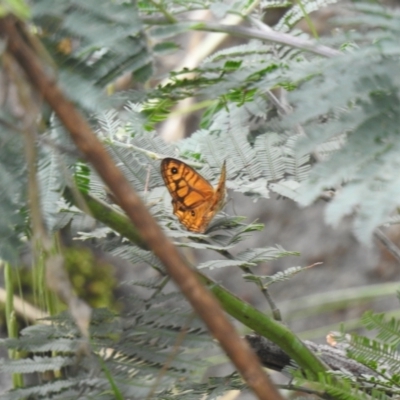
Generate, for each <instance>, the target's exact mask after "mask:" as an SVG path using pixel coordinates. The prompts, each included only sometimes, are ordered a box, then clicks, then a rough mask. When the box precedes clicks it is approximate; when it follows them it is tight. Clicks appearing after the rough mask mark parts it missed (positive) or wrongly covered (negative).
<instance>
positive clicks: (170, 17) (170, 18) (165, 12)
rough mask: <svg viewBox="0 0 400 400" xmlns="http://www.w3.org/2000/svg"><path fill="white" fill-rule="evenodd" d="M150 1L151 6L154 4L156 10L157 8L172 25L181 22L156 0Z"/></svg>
mask: <svg viewBox="0 0 400 400" xmlns="http://www.w3.org/2000/svg"><path fill="white" fill-rule="evenodd" d="M149 1H150V3H151V4H153V6H154V7H155V8H157V10H158V11H160V13H161V14H163V15H164V17H165V18H166V19H167V21H168V22H169V23H170V24H176V23H177V22H179V21H178V20H177V19H176V18H175V17H174V16H173V15H172V14H171V13H170V12H168V10H167V9H166V8H165V7H164V6H163V5H161V4H160V3H158V2H157V1H155V0H149Z"/></svg>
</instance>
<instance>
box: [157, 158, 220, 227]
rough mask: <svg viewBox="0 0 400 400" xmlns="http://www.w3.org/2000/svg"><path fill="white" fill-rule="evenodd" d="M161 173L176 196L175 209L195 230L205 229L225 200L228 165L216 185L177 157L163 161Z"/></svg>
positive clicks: (176, 213) (181, 219) (171, 192)
mask: <svg viewBox="0 0 400 400" xmlns="http://www.w3.org/2000/svg"><path fill="white" fill-rule="evenodd" d="M161 175H162V177H163V179H164V182H165V185H166V186H167V189H168V191H169V193H170V194H171V197H172V206H173V212H174V214H175V215H176V216H177V217H178V219H179V221H180V222H181V224H182V225H184V226H185V227H186V229H187V230H189V231H192V232H198V233H203V232H204V231H205V230H206V228H207V226H208V225H209V223H210V222H211V220H212V218H213V217H214V216H215V214H216V213H217V212H218V211H219V210H220V209H221V208H222V207H223V205H224V200H225V181H226V167H225V162H224V164H223V166H222V170H221V176H220V178H219V182H218V185H217V187H216V188H214V187H213V186H212V185H211V184H210V183H209V182H208V181H207V180H206V179H205V178H203V177H202V176H201V175H200V174H199V173H198V172H196V171H195V170H194V169H193V168H192V167H189V165H187V164H185V163H184V162H183V161H179V160H176V159H175V158H165V159H164V160H163V161H162V162H161Z"/></svg>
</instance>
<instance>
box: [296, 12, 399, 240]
mask: <svg viewBox="0 0 400 400" xmlns="http://www.w3.org/2000/svg"><path fill="white" fill-rule="evenodd" d="M357 8H358V9H359V10H360V11H361V12H362V15H361V16H359V17H358V18H351V19H350V20H349V21H348V22H349V23H353V24H354V23H357V24H364V27H366V28H367V30H368V32H365V34H363V36H362V37H360V36H359V35H358V34H356V33H355V34H354V41H358V42H359V47H353V48H349V49H348V51H345V52H344V53H343V55H342V56H340V57H335V58H331V59H321V60H319V61H318V62H314V63H312V64H309V65H308V66H306V67H305V68H304V71H303V77H304V78H306V81H305V82H304V83H303V84H302V85H301V86H300V88H299V89H300V90H298V91H295V92H293V93H292V96H291V100H292V101H293V103H294V105H295V108H296V111H295V113H294V115H293V117H292V119H291V123H293V122H296V123H300V124H301V125H302V126H303V128H304V129H305V131H306V133H307V137H306V138H304V139H303V140H301V141H300V142H299V146H298V149H299V154H309V152H312V151H316V152H318V146H320V145H321V144H323V143H325V142H326V141H331V142H332V141H334V139H337V141H341V142H343V141H344V144H343V145H341V146H338V147H339V148H338V149H337V150H336V151H332V152H331V153H330V156H329V157H328V158H327V159H325V160H324V161H323V162H320V163H317V164H316V166H315V167H314V168H313V170H312V173H311V174H310V178H309V179H308V181H307V183H306V184H305V185H303V186H302V188H301V190H300V193H301V194H300V197H299V198H298V200H299V201H300V203H301V204H303V205H308V204H310V203H311V202H313V201H314V200H315V199H316V198H317V197H318V196H319V195H320V194H321V193H322V192H323V191H324V190H326V189H330V188H336V189H338V191H337V194H336V196H335V197H334V199H333V201H331V203H330V204H329V205H328V206H327V209H326V219H327V221H328V222H330V223H333V224H335V223H337V222H338V221H339V220H340V219H341V218H343V217H344V216H345V215H348V214H351V213H353V212H354V213H355V220H354V230H355V233H356V235H357V237H358V238H359V239H360V240H361V241H363V242H369V241H370V240H371V235H372V232H373V230H374V229H375V228H376V227H377V226H379V225H380V224H382V223H384V222H386V221H387V220H388V217H389V215H390V214H391V213H392V212H393V211H394V210H395V208H396V207H397V206H398V205H400V178H399V176H400V175H399V167H400V164H399V160H400V140H399V138H400V128H399V127H400V118H399V108H400V99H399V92H400V80H399V74H398V73H397V71H398V70H399V66H400V64H399V52H400V41H399V37H400V13H399V12H398V11H396V10H390V11H389V10H384V9H382V8H381V7H379V6H373V5H360V6H358V7H357ZM346 37H347V39H349V38H350V39H351V38H352V35H351V33H350V34H348V35H347V36H346ZM341 38H342V39H344V38H343V37H341ZM323 116H325V120H326V121H325V122H321V117H323Z"/></svg>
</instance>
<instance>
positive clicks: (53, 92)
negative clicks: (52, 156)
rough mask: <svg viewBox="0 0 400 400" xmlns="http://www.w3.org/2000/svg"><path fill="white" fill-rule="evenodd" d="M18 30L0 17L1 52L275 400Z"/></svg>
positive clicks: (232, 353)
mask: <svg viewBox="0 0 400 400" xmlns="http://www.w3.org/2000/svg"><path fill="white" fill-rule="evenodd" d="M21 28H22V29H23V26H21V22H19V21H18V20H17V19H16V18H15V17H13V16H7V17H5V18H2V19H0V34H1V36H2V37H3V39H5V40H6V44H7V51H8V52H9V53H10V54H11V55H12V56H13V57H14V58H15V59H16V61H17V62H18V63H19V65H20V66H21V68H22V69H23V70H24V72H25V73H26V75H27V76H28V78H29V80H30V81H31V83H32V84H33V86H34V87H35V88H36V89H37V90H38V91H39V92H40V94H41V95H42V96H43V98H44V99H45V100H46V101H47V102H48V104H49V105H50V107H51V108H52V109H53V110H54V111H55V113H56V114H57V116H58V117H59V118H60V120H61V121H62V123H63V124H64V125H65V127H66V129H67V130H68V131H69V133H70V135H71V138H72V139H73V141H74V142H75V144H76V146H77V147H78V149H79V150H80V151H81V152H82V153H83V155H84V156H86V158H87V160H88V161H89V162H90V163H91V164H92V165H93V167H94V168H95V169H96V171H97V172H98V174H99V175H100V176H101V177H102V179H103V180H104V182H105V183H106V185H107V186H108V187H109V188H110V190H111V191H112V192H113V194H114V196H115V197H116V199H117V201H118V204H119V205H120V206H121V207H122V208H123V209H124V211H125V212H126V214H127V215H128V217H129V219H130V220H131V221H132V222H133V223H134V224H135V225H136V227H137V229H138V231H139V232H140V235H141V236H142V238H143V240H144V241H145V242H146V243H147V244H148V245H149V247H150V249H151V250H152V251H153V252H154V253H155V254H156V255H157V256H158V258H159V259H160V260H161V261H162V262H163V264H164V265H165V268H166V270H167V271H168V273H169V275H170V276H171V277H172V278H173V279H174V281H175V282H176V284H177V285H178V286H179V288H180V290H181V291H182V293H183V294H184V295H185V296H186V297H187V299H188V300H189V301H190V303H191V304H192V306H193V308H194V309H195V310H196V312H197V313H198V314H199V316H200V317H201V318H202V319H203V320H204V322H205V323H206V325H207V326H208V328H209V330H210V332H211V333H212V335H213V336H214V337H215V338H216V339H217V340H218V341H219V343H220V345H221V347H222V348H223V349H224V350H225V352H226V353H227V355H228V356H229V358H230V359H231V360H232V362H233V363H234V364H235V366H236V368H237V369H238V371H239V372H240V373H241V375H242V376H243V377H244V379H245V380H246V382H247V384H248V385H249V387H250V388H252V389H253V390H254V392H255V393H256V394H257V396H258V397H259V398H260V399H281V398H282V397H281V395H280V394H279V392H278V390H277V389H276V388H275V386H273V385H272V384H271V382H270V380H269V378H268V376H267V375H266V373H265V372H264V371H263V370H262V368H261V365H260V363H259V361H258V359H257V357H256V355H255V354H254V352H253V351H252V350H251V349H250V347H249V346H248V344H247V343H246V342H245V341H244V340H243V339H241V338H240V337H239V335H238V334H237V332H236V330H235V328H234V327H233V325H232V324H231V323H230V321H229V320H228V318H227V317H226V316H225V314H224V312H223V311H222V309H221V307H220V305H219V303H218V301H217V300H216V299H215V298H214V297H213V296H212V295H211V294H210V292H209V291H208V290H207V289H206V288H205V287H204V286H203V285H202V284H201V283H200V282H199V280H198V278H197V276H196V273H195V272H194V271H192V270H191V269H190V268H189V267H188V265H187V264H186V262H185V260H184V259H183V258H182V256H181V255H180V253H179V252H178V250H177V248H176V247H175V246H174V245H173V243H172V242H171V240H169V239H168V238H167V236H166V235H165V234H164V233H163V231H162V230H161V228H160V227H159V226H158V225H157V223H156V221H155V220H154V219H153V217H152V216H151V215H150V213H149V211H148V210H147V208H146V207H145V205H144V204H143V202H142V201H141V199H140V198H139V196H138V195H137V194H136V192H135V191H134V190H133V189H132V188H131V186H130V184H129V182H128V180H127V179H126V178H125V177H124V175H123V174H122V172H121V171H120V170H119V169H118V168H117V167H116V165H115V164H114V162H113V160H112V159H111V157H110V155H109V154H108V153H107V152H106V150H105V148H104V147H103V145H102V144H101V142H100V141H99V140H98V139H97V137H96V135H95V134H94V133H93V131H92V130H91V128H90V126H89V124H88V123H87V122H86V120H85V119H84V118H83V117H82V116H81V114H80V113H79V112H78V111H77V110H76V108H75V107H74V105H73V104H72V103H71V102H70V101H68V100H67V99H66V97H65V96H64V94H63V92H62V91H61V89H60V88H59V87H58V86H57V83H56V82H55V80H54V79H52V78H49V77H48V75H47V74H46V73H45V70H44V67H43V66H42V65H41V63H40V62H39V60H38V57H37V56H36V54H35V52H34V51H33V50H32V49H31V48H30V47H29V46H28V45H27V44H26V42H25V41H24V39H23V38H22V36H21V34H20V30H21Z"/></svg>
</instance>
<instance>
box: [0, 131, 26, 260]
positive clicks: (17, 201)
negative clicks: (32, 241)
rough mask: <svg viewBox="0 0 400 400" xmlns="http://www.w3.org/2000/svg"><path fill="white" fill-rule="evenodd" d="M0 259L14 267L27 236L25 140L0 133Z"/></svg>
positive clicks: (11, 133)
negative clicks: (12, 264) (13, 264)
mask: <svg viewBox="0 0 400 400" xmlns="http://www.w3.org/2000/svg"><path fill="white" fill-rule="evenodd" d="M0 141H1V146H0V148H1V149H0V188H1V189H0V207H1V222H0V237H1V240H0V258H1V259H3V260H5V261H8V262H11V263H14V262H17V260H18V253H19V251H20V250H21V248H22V246H23V241H24V237H25V235H26V234H27V232H26V231H25V230H26V219H27V213H26V211H27V210H26V208H27V197H26V196H27V191H26V189H27V182H28V178H27V171H26V163H25V153H24V136H23V134H21V133H20V132H15V131H13V130H10V129H7V128H6V127H3V129H0Z"/></svg>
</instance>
